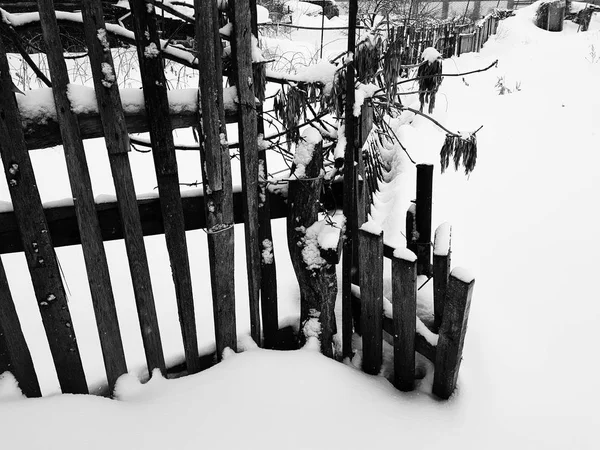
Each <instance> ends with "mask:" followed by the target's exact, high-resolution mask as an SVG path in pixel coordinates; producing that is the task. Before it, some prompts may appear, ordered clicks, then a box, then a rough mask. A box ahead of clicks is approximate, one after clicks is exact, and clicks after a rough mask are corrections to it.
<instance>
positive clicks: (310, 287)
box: [287, 143, 337, 357]
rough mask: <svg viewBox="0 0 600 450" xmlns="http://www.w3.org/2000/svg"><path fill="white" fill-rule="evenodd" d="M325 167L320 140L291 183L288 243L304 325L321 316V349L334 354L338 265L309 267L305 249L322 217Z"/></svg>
mask: <svg viewBox="0 0 600 450" xmlns="http://www.w3.org/2000/svg"><path fill="white" fill-rule="evenodd" d="M322 169H323V151H322V144H320V143H319V144H317V145H316V146H315V148H314V151H313V155H312V159H311V161H310V162H309V163H308V164H307V165H306V170H305V175H304V177H303V178H300V179H296V180H291V181H290V182H289V189H288V205H289V212H288V218H287V243H288V250H289V252H290V259H291V261H292V266H293V267H294V272H295V274H296V278H297V279H298V285H299V287H300V324H301V325H302V324H304V322H305V321H306V320H308V319H309V318H311V317H315V316H316V317H319V321H320V322H321V335H320V340H321V352H322V353H323V354H324V355H325V356H328V357H332V356H333V336H334V335H335V334H336V332H337V328H336V322H335V312H334V309H335V300H336V296H337V278H336V273H335V265H333V264H323V265H322V266H321V267H319V268H315V269H308V268H307V264H306V262H305V261H304V257H303V254H302V251H303V249H304V248H305V246H304V243H305V241H304V238H305V235H306V233H305V230H306V228H308V227H310V226H311V225H313V224H314V223H315V222H316V221H317V220H318V213H319V205H318V199H319V197H320V193H321V189H322V185H323V176H322V175H321V173H322ZM315 313H316V314H315Z"/></svg>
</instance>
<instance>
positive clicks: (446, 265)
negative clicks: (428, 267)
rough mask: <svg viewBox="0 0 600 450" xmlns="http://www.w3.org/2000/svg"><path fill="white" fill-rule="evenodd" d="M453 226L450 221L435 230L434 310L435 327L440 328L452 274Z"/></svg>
mask: <svg viewBox="0 0 600 450" xmlns="http://www.w3.org/2000/svg"><path fill="white" fill-rule="evenodd" d="M451 238H452V227H451V226H450V224H449V223H447V222H446V223H443V224H441V225H440V226H439V227H438V228H437V230H435V243H434V246H433V310H434V327H435V329H436V330H439V328H440V326H441V325H442V318H443V317H444V304H445V303H446V294H447V292H448V277H449V276H450V259H451V256H450V253H451V250H450V244H451Z"/></svg>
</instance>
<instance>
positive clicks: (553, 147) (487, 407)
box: [0, 8, 600, 449]
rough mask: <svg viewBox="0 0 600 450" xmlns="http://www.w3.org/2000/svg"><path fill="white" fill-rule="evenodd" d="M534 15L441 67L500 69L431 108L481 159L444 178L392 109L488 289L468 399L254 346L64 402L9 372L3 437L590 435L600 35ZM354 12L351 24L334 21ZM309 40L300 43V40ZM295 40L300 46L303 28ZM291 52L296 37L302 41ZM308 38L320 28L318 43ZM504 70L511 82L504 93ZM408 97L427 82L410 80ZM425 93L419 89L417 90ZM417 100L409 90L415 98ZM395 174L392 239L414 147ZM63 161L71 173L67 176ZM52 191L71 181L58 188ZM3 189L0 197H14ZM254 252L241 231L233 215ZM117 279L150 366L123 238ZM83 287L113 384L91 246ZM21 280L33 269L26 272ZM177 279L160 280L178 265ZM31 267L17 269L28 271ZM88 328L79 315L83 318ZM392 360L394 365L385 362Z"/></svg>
mask: <svg viewBox="0 0 600 450" xmlns="http://www.w3.org/2000/svg"><path fill="white" fill-rule="evenodd" d="M532 11H533V9H532V8H525V9H523V10H521V11H520V12H519V13H518V15H517V17H515V18H510V19H507V20H505V21H503V22H502V23H501V24H500V28H499V30H498V34H497V35H496V36H493V37H492V38H491V39H490V41H488V43H487V44H486V45H485V47H484V48H483V50H482V51H481V53H479V54H465V55H463V56H461V57H460V58H453V59H451V60H447V61H445V62H444V73H448V74H450V73H458V72H465V71H470V70H474V69H479V68H482V67H486V66H488V65H489V64H490V63H491V62H493V61H495V60H496V59H498V60H499V64H498V67H497V68H494V69H491V70H489V71H487V72H483V73H478V74H474V75H471V76H468V77H464V79H463V77H446V78H445V79H444V81H443V83H442V85H441V88H440V92H439V94H438V98H437V106H436V111H435V113H434V117H435V118H436V119H437V120H439V121H440V122H442V123H443V124H444V125H445V126H446V127H447V128H449V129H451V130H460V131H472V130H475V129H477V128H478V127H479V126H480V125H483V129H482V130H481V131H479V133H478V135H477V136H478V148H479V152H478V160H477V167H476V168H475V170H474V172H473V173H472V174H471V176H470V177H469V178H466V177H465V176H464V174H463V173H462V171H459V172H454V171H453V170H449V171H447V172H446V173H445V174H443V175H440V174H439V170H438V169H439V161H438V160H439V150H440V148H441V145H442V143H443V140H444V137H445V135H444V133H443V132H440V130H439V129H437V128H436V127H435V126H433V125H432V124H431V123H430V122H429V121H427V120H426V119H424V118H421V117H410V116H409V115H408V114H407V113H405V115H403V116H402V117H401V118H400V119H399V120H398V121H397V122H396V126H398V132H399V136H400V139H401V140H402V141H403V144H404V145H405V146H406V147H407V150H408V151H409V153H410V154H411V156H412V157H413V158H414V159H415V160H417V161H419V162H422V161H427V162H433V163H435V164H436V175H435V178H434V209H433V215H434V217H433V219H434V224H439V223H442V222H445V221H448V222H450V223H451V224H452V226H453V230H452V250H453V253H452V260H453V266H455V267H456V266H463V267H467V268H469V269H471V270H472V271H473V272H474V274H475V275H476V284H475V291H474V297H473V303H472V307H471V314H470V319H469V330H468V333H467V338H466V343H465V348H464V354H463V357H464V360H463V362H462V366H461V372H460V376H459V384H458V389H457V392H456V394H455V395H454V396H453V397H452V398H451V399H450V400H449V401H447V402H440V401H438V400H436V399H434V398H432V397H431V396H430V395H429V392H430V376H431V374H430V373H428V376H427V377H426V378H425V380H423V381H422V382H420V383H419V387H418V389H417V390H416V391H415V392H413V393H401V392H399V391H397V390H395V389H394V388H393V387H392V386H391V385H390V384H389V382H388V381H387V380H386V379H385V378H383V377H372V376H368V375H365V374H363V373H361V372H360V371H359V370H356V369H355V368H354V367H352V366H351V365H344V364H340V363H337V362H334V361H331V360H329V359H327V358H325V357H323V356H321V355H320V354H319V353H318V352H316V351H314V350H313V348H314V343H312V342H311V343H310V345H308V348H305V349H302V350H299V351H293V352H274V351H267V350H261V349H254V348H252V347H253V346H252V343H251V342H249V341H248V340H247V339H245V338H242V342H241V344H242V345H241V347H242V348H244V349H246V351H244V352H242V353H240V354H229V355H228V357H227V358H226V360H225V361H223V362H222V363H220V364H219V365H217V366H215V367H213V368H211V369H209V370H207V371H205V372H202V373H200V374H197V375H193V376H189V377H185V378H181V379H176V380H163V379H162V378H160V376H156V377H154V378H153V379H152V380H151V381H150V382H149V383H147V384H145V385H141V384H139V382H137V381H136V379H135V377H134V376H133V375H129V376H126V377H124V378H122V379H121V380H120V383H119V385H118V387H117V389H116V398H117V400H110V399H106V398H100V397H93V396H73V395H61V396H51V397H47V398H43V399H30V400H25V399H22V398H19V396H18V391H17V389H16V387H15V386H14V383H13V382H12V380H11V379H10V377H5V378H4V379H3V380H2V381H1V382H0V441H1V442H2V448H7V449H13V448H15V449H17V448H18V449H21V448H23V449H30V448H60V449H81V448H86V449H87V448H90V449H91V448H103V449H104V448H150V449H152V448H177V449H179V448H192V447H194V448H197V447H207V448H227V449H230V448H240V447H244V448H261V449H270V448H274V449H275V448H277V449H280V448H297V449H335V448H375V447H379V446H393V447H401V446H405V445H406V446H410V447H412V448H423V447H426V446H427V447H429V446H436V445H444V446H445V447H446V448H450V449H453V448H457V449H458V448H461V449H465V448H467V449H488V448H490V449H491V448H493V449H496V448H498V449H505V448H518V449H550V448H552V449H554V448H555V449H565V448H577V449H585V448H589V449H592V448H597V443H596V442H595V441H596V437H595V433H596V426H597V425H599V424H600V413H598V405H599V404H600V395H599V393H598V389H596V387H595V385H594V379H595V376H596V375H597V373H598V371H599V369H600V363H599V362H598V360H597V358H596V356H595V355H596V353H597V343H598V338H597V331H596V326H597V321H598V319H599V318H600V302H599V301H598V300H599V299H598V295H597V291H598V289H597V287H596V286H595V284H594V282H595V274H596V272H598V270H599V269H600V264H599V263H598V258H597V255H598V254H600V244H599V240H598V239H596V238H595V234H596V233H597V227H598V225H597V224H598V208H597V206H594V205H596V204H597V203H596V201H597V197H598V195H599V194H600V177H599V176H598V175H597V171H598V167H600V152H599V150H600V145H599V140H600V139H599V128H600V126H599V123H598V110H599V108H600V93H599V92H598V84H599V81H600V61H599V60H598V56H597V52H598V51H599V50H600V32H599V31H592V32H587V33H577V26H576V25H573V24H570V23H568V22H567V23H566V24H565V25H566V26H565V30H564V31H563V32H562V33H549V32H545V31H542V30H539V29H537V28H535V27H534V25H533V24H532V23H531V18H532V14H533V13H532ZM340 20H342V19H340ZM303 36H306V34H304V35H303ZM294 42H296V44H297V43H298V40H294ZM290 45H291V44H290ZM313 48H314V41H313ZM499 79H502V80H503V81H502V84H503V85H504V86H505V87H506V88H508V89H510V91H511V92H510V93H508V91H506V92H505V94H504V95H499V88H498V84H499ZM406 90H407V91H411V90H414V89H413V88H411V87H406ZM414 100H416V99H414ZM410 102H411V100H410V99H409V100H408V103H410ZM88 147H89V148H88V157H89V158H90V159H91V160H92V163H91V166H92V167H93V168H94V172H95V173H96V174H95V173H93V174H92V177H93V180H94V183H95V184H94V189H95V193H96V194H98V193H112V192H113V191H114V188H112V186H111V185H112V183H111V182H110V181H107V180H106V179H105V178H103V177H102V176H101V175H98V174H100V173H101V171H104V173H105V174H106V173H109V172H108V165H107V162H106V156H105V155H104V153H103V151H102V150H101V149H100V150H99V149H98V148H97V146H94V145H93V144H91V145H89V146H88ZM190 153H191V152H179V154H178V160H179V162H180V167H181V168H182V174H181V178H182V181H193V179H195V178H197V175H196V174H197V173H199V164H200V163H199V161H198V160H197V159H198V158H197V155H194V154H191V155H190ZM33 155H34V163H35V168H36V170H38V172H37V173H39V174H40V175H39V178H40V180H39V181H40V182H39V184H40V187H41V190H42V192H44V190H46V191H48V192H53V193H54V195H55V196H56V198H62V197H61V195H62V196H64V192H65V190H66V192H67V193H68V192H69V190H68V183H67V181H66V174H65V173H64V168H63V166H60V165H57V163H56V161H57V160H58V159H59V158H60V155H61V151H60V150H59V149H55V150H44V151H39V152H33ZM388 157H389V158H390V160H392V161H393V163H394V168H395V171H396V173H398V176H397V177H396V178H395V179H394V180H392V181H390V183H389V184H385V185H383V186H382V187H381V193H380V194H379V195H378V199H377V204H376V209H375V212H374V219H375V220H377V221H379V222H380V224H381V225H382V226H383V228H384V231H385V236H386V240H388V241H391V242H396V243H400V242H401V241H402V240H401V238H400V237H399V236H398V232H399V230H402V223H403V221H404V214H405V212H406V206H407V204H408V201H409V200H410V199H411V198H412V197H413V196H414V193H413V192H414V170H413V169H412V165H411V164H410V163H409V162H408V160H407V158H406V157H404V156H403V155H402V154H401V153H398V155H396V156H394V155H392V154H390V155H388ZM132 158H133V166H134V176H135V177H136V183H138V182H139V183H140V185H138V188H139V189H140V191H141V192H143V191H144V189H145V190H147V191H148V190H152V189H153V187H154V186H155V180H153V176H152V175H151V176H148V173H151V174H152V173H153V167H152V163H151V158H149V157H148V155H143V154H135V153H134V154H132ZM57 174H60V176H58V175H57ZM57 185H59V186H62V188H61V189H62V190H63V191H62V194H61V193H60V192H61V191H60V190H59V187H57ZM4 189H5V187H2V191H0V200H6V199H8V195H7V193H6V190H4ZM202 234H203V233H202V232H201V231H198V232H192V233H188V239H189V241H188V243H189V246H190V249H193V250H190V258H191V265H192V270H193V273H195V274H202V273H203V274H205V276H207V274H208V264H207V262H206V261H205V258H206V256H205V255H206V249H205V248H203V247H202V246H203V245H205V244H204V241H205V239H204V237H203V236H202ZM236 239H238V240H237V241H236V245H237V248H238V249H240V250H241V249H243V242H242V239H243V231H242V229H240V227H237V228H236ZM146 243H147V246H148V253H149V257H150V261H151V265H152V270H153V280H158V279H160V277H161V276H162V277H163V279H165V280H168V281H169V282H166V281H165V283H158V282H156V283H155V284H154V286H153V287H154V289H155V295H156V298H157V308H158V309H159V316H160V326H161V331H162V334H163V342H164V345H165V352H166V353H167V356H168V358H170V360H171V361H176V360H178V358H179V359H180V358H181V352H182V349H181V342H180V337H179V332H178V331H177V328H178V326H177V315H176V312H175V310H174V305H175V302H174V293H173V288H172V286H171V283H170V275H168V272H169V270H168V260H167V257H166V249H165V248H164V242H163V240H162V239H161V237H160V236H157V237H151V238H147V240H146ZM274 243H275V251H276V260H277V264H278V277H279V280H280V283H279V288H280V299H281V300H282V306H281V309H282V323H292V322H293V321H294V319H295V318H296V317H297V315H298V299H297V297H298V293H297V288H295V287H294V282H293V272H292V270H291V265H290V264H289V261H288V260H287V258H286V256H285V253H286V251H285V230H284V225H283V224H282V223H281V221H278V222H276V224H275V238H274ZM106 247H107V251H108V256H109V261H110V263H111V276H112V277H113V284H114V286H115V290H116V291H117V293H118V295H117V301H118V307H119V319H120V321H121V322H122V327H123V329H124V330H132V331H124V341H125V346H126V352H127V358H128V363H129V364H130V367H132V368H134V369H135V368H139V367H141V366H142V365H143V352H142V351H141V340H140V338H139V336H138V334H139V331H136V318H135V306H134V302H133V299H132V297H133V296H132V295H131V290H130V289H131V288H130V284H129V281H127V277H128V270H127V264H126V260H125V258H124V257H123V255H124V250H123V248H122V244H121V243H119V242H111V243H107V244H106ZM58 255H59V258H60V260H61V265H62V267H63V270H64V271H65V273H66V274H67V282H68V284H69V288H70V291H71V294H70V295H71V297H70V298H71V300H70V304H69V305H70V308H71V311H72V314H73V316H74V318H73V321H74V325H75V329H76V332H77V333H78V334H77V336H78V341H79V342H80V345H81V346H82V348H85V351H83V352H82V353H83V355H84V356H85V357H86V359H85V360H84V365H85V369H86V374H87V375H88V377H89V378H90V379H91V380H92V381H93V382H96V383H99V382H101V378H102V376H101V375H99V374H101V372H102V370H101V357H100V350H99V345H98V343H97V337H95V336H94V335H93V332H89V330H92V331H93V328H94V327H93V326H89V325H88V326H87V331H86V325H85V324H86V323H87V324H89V323H92V322H91V321H92V320H93V313H92V308H91V305H89V292H87V289H88V288H87V287H86V286H85V284H84V283H79V282H78V280H81V279H84V278H85V276H84V269H83V263H82V256H81V252H80V250H79V249H77V248H63V249H59V250H58ZM236 258H237V261H236V270H237V274H238V278H237V280H236V286H237V294H238V301H239V303H240V305H241V306H240V308H239V311H238V316H239V318H238V322H239V331H240V332H243V331H246V330H247V329H248V328H249V327H248V312H247V307H246V306H244V305H245V301H246V299H245V291H246V290H245V270H244V267H243V252H241V251H239V252H238V254H237V256H236ZM2 259H3V261H4V264H5V267H6V270H7V272H8V276H9V280H10V281H11V287H13V295H14V296H15V298H16V301H17V307H18V310H19V313H20V314H21V315H22V316H23V317H34V318H36V320H28V321H25V322H24V324H23V326H24V329H25V333H26V336H27V338H28V341H29V343H30V346H31V347H32V353H33V356H34V360H35V363H36V367H40V368H43V370H42V373H43V374H44V377H43V378H42V380H41V381H42V383H43V389H44V392H45V393H46V394H49V393H53V392H56V390H57V384H56V380H55V378H54V374H53V373H52V371H51V370H48V367H51V362H50V359H49V353H48V350H47V344H46V343H44V342H43V340H44V339H43V338H41V339H40V338H39V336H43V330H42V327H41V323H40V322H39V313H38V312H37V311H36V308H37V307H36V306H35V302H32V301H31V298H32V297H31V288H30V287H29V283H28V282H27V280H24V279H23V278H22V274H23V273H26V272H25V270H26V269H25V263H24V258H23V257H22V256H20V255H3V256H2ZM19 274H21V275H19ZM165 274H167V276H166V275H165ZM19 277H21V278H19ZM194 283H195V284H194V290H195V291H194V292H195V295H196V306H197V319H198V323H199V331H200V333H201V339H200V341H201V345H203V346H206V347H207V348H208V347H210V346H211V345H212V340H211V333H212V323H211V322H212V319H211V317H212V313H211V309H210V292H209V291H208V290H207V289H208V288H207V283H203V282H202V277H196V279H195V282H194ZM77 324H79V328H78V327H77ZM386 370H387V369H386Z"/></svg>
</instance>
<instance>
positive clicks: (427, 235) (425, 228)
mask: <svg viewBox="0 0 600 450" xmlns="http://www.w3.org/2000/svg"><path fill="white" fill-rule="evenodd" d="M432 195H433V165H432V164H418V165H417V211H416V225H417V239H416V245H417V252H416V253H417V258H418V264H417V270H418V273H419V275H427V276H429V275H431V207H432Z"/></svg>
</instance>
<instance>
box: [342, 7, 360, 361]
mask: <svg viewBox="0 0 600 450" xmlns="http://www.w3.org/2000/svg"><path fill="white" fill-rule="evenodd" d="M357 13H358V0H350V5H349V13H348V24H349V26H348V52H349V53H354V51H355V49H356V18H357ZM354 77H355V67H354V61H350V62H349V64H348V65H347V66H346V105H345V118H346V119H345V126H346V150H345V152H344V215H345V216H346V217H347V218H348V220H347V221H346V233H345V236H344V252H343V260H342V353H343V356H344V357H345V358H346V357H352V354H353V351H352V293H351V291H350V290H351V284H352V262H353V252H354V251H356V246H355V245H354V244H355V243H354V236H353V234H354V233H355V230H356V223H355V222H356V219H355V216H356V193H355V191H354V189H355V186H356V168H355V166H354V163H355V162H356V161H357V159H358V158H357V157H356V154H357V151H358V149H357V148H356V147H357V145H356V137H357V136H356V130H355V128H356V119H355V117H354V113H353V109H354V81H355V80H354Z"/></svg>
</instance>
